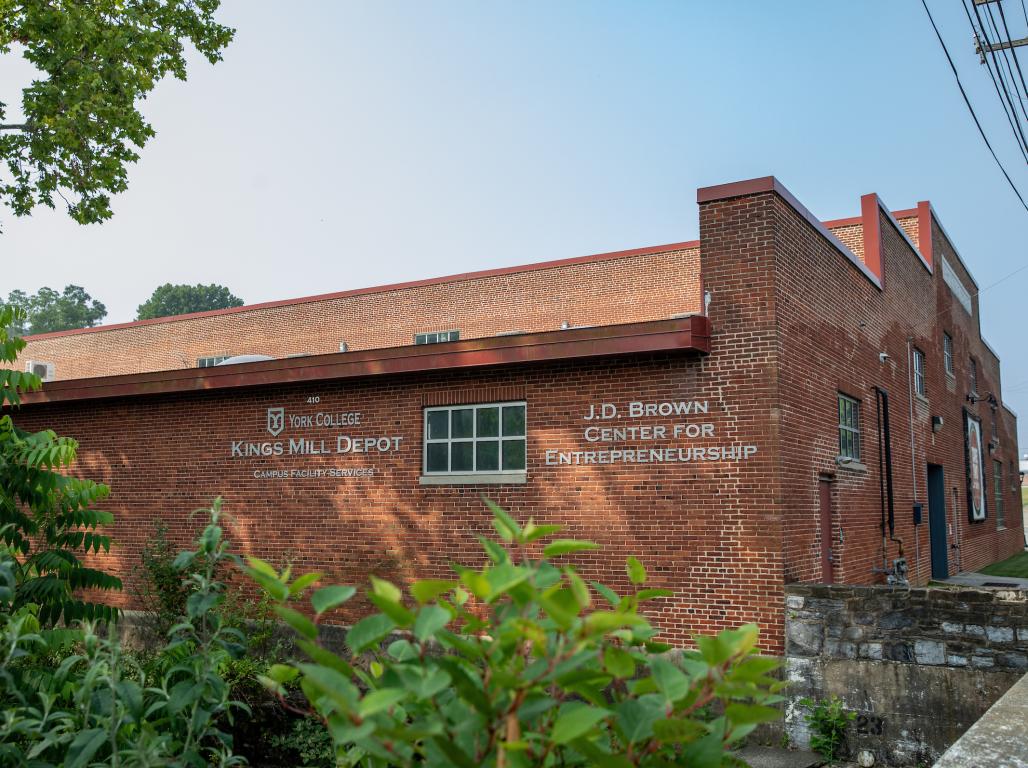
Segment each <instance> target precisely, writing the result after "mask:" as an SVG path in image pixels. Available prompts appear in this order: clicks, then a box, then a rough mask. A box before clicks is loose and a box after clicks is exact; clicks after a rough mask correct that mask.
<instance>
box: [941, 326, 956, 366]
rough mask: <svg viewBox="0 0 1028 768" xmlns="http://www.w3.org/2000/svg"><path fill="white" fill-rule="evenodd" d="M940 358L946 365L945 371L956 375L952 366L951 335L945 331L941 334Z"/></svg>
mask: <svg viewBox="0 0 1028 768" xmlns="http://www.w3.org/2000/svg"><path fill="white" fill-rule="evenodd" d="M942 359H943V362H944V363H945V365H946V373H948V374H949V375H950V376H954V375H956V372H955V370H954V368H953V337H952V336H950V335H949V334H948V333H945V332H943V334H942Z"/></svg>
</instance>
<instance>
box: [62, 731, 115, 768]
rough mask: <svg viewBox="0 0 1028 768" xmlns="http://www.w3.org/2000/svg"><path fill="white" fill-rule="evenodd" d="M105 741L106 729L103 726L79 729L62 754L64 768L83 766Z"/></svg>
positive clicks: (81, 767) (80, 767)
mask: <svg viewBox="0 0 1028 768" xmlns="http://www.w3.org/2000/svg"><path fill="white" fill-rule="evenodd" d="M106 741H107V731H106V730H104V729H103V728H90V729H89V730H88V731H79V732H78V733H77V734H76V735H75V738H74V740H73V741H72V742H71V746H69V747H68V751H67V753H66V754H65V755H64V765H65V768H83V766H85V765H88V764H89V762H90V761H91V760H92V759H93V755H95V754H96V751H97V750H98V749H100V746H101V745H102V744H103V743H104V742H106Z"/></svg>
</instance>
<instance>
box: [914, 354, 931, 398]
mask: <svg viewBox="0 0 1028 768" xmlns="http://www.w3.org/2000/svg"><path fill="white" fill-rule="evenodd" d="M914 391H915V392H917V394H919V395H921V397H926V396H927V395H928V389H927V388H926V387H925V383H924V352H922V351H921V350H920V349H918V348H917V347H914Z"/></svg>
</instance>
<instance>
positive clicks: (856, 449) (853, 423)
mask: <svg viewBox="0 0 1028 768" xmlns="http://www.w3.org/2000/svg"><path fill="white" fill-rule="evenodd" d="M839 455H840V456H843V457H845V458H848V459H853V460H854V461H859V460H860V403H859V402H858V401H857V400H854V399H853V398H851V397H847V396H846V395H839Z"/></svg>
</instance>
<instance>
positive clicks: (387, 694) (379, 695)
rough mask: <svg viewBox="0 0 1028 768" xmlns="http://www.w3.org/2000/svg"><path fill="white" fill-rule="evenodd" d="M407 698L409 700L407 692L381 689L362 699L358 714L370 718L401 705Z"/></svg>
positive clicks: (396, 689) (399, 689) (397, 689)
mask: <svg viewBox="0 0 1028 768" xmlns="http://www.w3.org/2000/svg"><path fill="white" fill-rule="evenodd" d="M405 698H407V692H406V691H405V690H403V689H401V688H379V689H378V690H376V691H372V692H371V693H369V694H368V695H367V696H365V697H364V698H363V699H361V703H360V705H359V706H358V707H357V713H358V714H359V715H360V716H361V717H368V716H369V715H374V714H375V713H377V712H381V711H382V710H384V709H389V708H390V707H392V706H395V705H396V704H399V703H400V702H401V701H403V700H404V699H405Z"/></svg>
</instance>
